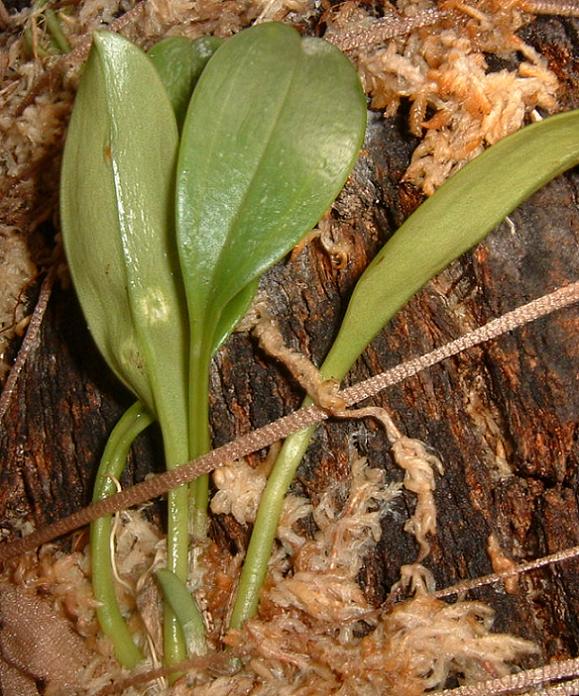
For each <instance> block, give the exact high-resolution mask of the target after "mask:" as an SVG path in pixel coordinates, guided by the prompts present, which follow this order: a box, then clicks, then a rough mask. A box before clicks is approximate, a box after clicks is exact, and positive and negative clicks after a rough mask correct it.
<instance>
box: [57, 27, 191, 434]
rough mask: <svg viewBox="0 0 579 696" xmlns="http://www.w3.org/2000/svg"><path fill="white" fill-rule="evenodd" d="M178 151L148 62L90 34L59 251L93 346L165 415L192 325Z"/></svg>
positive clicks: (72, 130) (173, 401)
mask: <svg viewBox="0 0 579 696" xmlns="http://www.w3.org/2000/svg"><path fill="white" fill-rule="evenodd" d="M177 146H178V135H177V126H176V123H175V117H174V114H173V111H172V108H171V104H170V102H169V100H168V98H167V96H166V92H165V89H164V87H163V85H162V84H161V81H160V79H159V77H158V76H157V73H156V71H155V68H154V67H153V65H152V64H151V62H150V61H149V60H148V59H147V57H146V55H145V54H144V53H143V52H142V51H141V50H140V49H138V48H137V47H136V46H134V45H133V44H131V43H130V42H129V41H127V40H126V39H124V38H122V37H121V36H118V35H116V34H110V33H106V32H102V33H97V34H96V35H95V38H94V45H93V48H92V50H91V54H90V57H89V59H88V62H87V65H86V67H85V71H84V73H83V76H82V79H81V81H80V85H79V91H78V95H77V98H76V101H75V105H74V110H73V114H72V118H71V122H70V126H69V132H68V136H67V140H66V146H65V151H64V159H63V165H62V184H61V218H62V229H63V237H64V244H65V249H66V254H67V258H68V262H69V265H70V269H71V273H72V277H73V281H74V285H75V288H76V291H77V293H78V296H79V299H80V303H81V305H82V308H83V311H84V314H85V317H86V319H87V321H88V324H89V328H90V330H91V333H92V335H93V337H94V339H95V341H96V343H97V345H98V347H99V349H100V351H101V352H102V354H103V355H104V357H105V359H106V360H107V362H108V363H109V365H110V366H111V368H112V369H113V370H114V371H115V373H116V374H117V375H118V376H119V377H120V379H121V380H122V381H123V382H124V383H125V384H126V385H127V386H128V387H129V388H130V389H131V390H132V391H133V392H134V393H135V394H136V395H137V396H138V397H139V398H140V399H141V400H142V401H143V402H144V403H145V404H147V406H148V407H149V408H150V409H151V411H152V412H153V413H157V415H158V416H159V417H161V415H162V414H164V415H165V416H166V418H165V420H168V419H170V418H175V414H182V413H183V409H184V406H185V403H186V396H185V384H186V375H187V348H186V341H187V334H188V328H187V319H186V310H185V304H184V299H183V292H182V288H181V285H180V273H179V265H178V259H177V254H176V249H175V241H174V238H173V236H174V231H173V230H174V227H173V213H172V211H173V195H174V168H175V161H176V154H177ZM168 414H172V415H171V416H169V415H168Z"/></svg>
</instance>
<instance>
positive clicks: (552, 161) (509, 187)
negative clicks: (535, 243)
mask: <svg viewBox="0 0 579 696" xmlns="http://www.w3.org/2000/svg"><path fill="white" fill-rule="evenodd" d="M578 162H579V111H571V112H568V113H565V114H560V115H558V116H553V117H551V118H548V119H545V120H544V121H542V122H540V123H536V124H533V125H531V126H528V127H526V128H524V129H522V130H520V131H519V132H518V133H515V134H514V135H511V136H510V137H508V138H505V139H504V140H501V141H499V142H498V143H496V145H493V146H492V147H491V148H489V149H488V150H486V152H484V153H483V154H482V155H480V156H479V157H477V158H476V159H475V160H474V161H473V162H471V163H469V164H468V165H467V166H466V167H464V169H462V170H461V171H459V172H458V173H457V174H455V175H454V176H453V177H452V178H451V179H450V180H449V181H448V182H446V183H445V184H444V186H442V187H441V188H440V189H439V190H438V191H437V192H436V193H435V194H434V195H433V196H432V197H431V198H429V199H428V200H427V201H425V202H424V203H423V204H422V205H421V206H420V207H419V208H418V210H416V212H415V213H413V215H412V216H411V217H410V218H409V219H408V220H407V221H406V222H405V223H404V224H403V225H402V227H400V229H399V230H397V231H396V233H395V234H394V235H393V236H392V238H391V239H390V240H389V241H388V242H387V243H386V244H385V246H384V247H383V248H382V250H381V251H380V252H379V254H378V255H377V256H376V257H375V258H374V260H373V261H372V263H371V264H370V265H369V266H368V268H367V269H366V271H365V272H364V274H363V275H362V276H361V278H360V279H359V281H358V283H357V284H356V288H355V290H354V293H353V295H352V298H351V300H350V303H349V305H348V309H347V310H346V316H345V317H344V321H343V322H342V325H341V327H340V332H339V334H338V336H337V338H336V340H335V342H334V344H333V345H332V348H331V350H330V352H329V354H328V356H327V358H326V360H325V361H324V364H323V367H322V374H323V375H324V377H334V378H336V379H341V378H342V377H344V375H345V374H346V373H347V372H348V370H349V369H350V367H351V366H352V364H353V363H354V361H355V360H356V358H357V357H358V356H359V355H360V354H361V353H362V351H363V350H364V349H365V348H366V346H367V345H368V343H370V341H371V340H372V339H373V338H374V336H375V335H376V334H377V333H378V332H379V331H381V330H382V328H383V327H384V325H385V324H386V323H387V322H388V321H389V320H390V319H391V318H392V316H394V314H395V313H396V312H397V311H398V310H399V309H400V308H401V307H403V306H404V305H405V304H406V302H408V300H409V299H410V298H411V297H412V296H413V295H414V294H415V293H416V292H418V290H420V288H421V287H422V286H423V285H424V284H425V283H427V282H428V281H429V280H430V279H431V278H433V277H434V276H435V275H436V274H437V273H439V272H440V271H441V270H442V269H443V268H445V267H446V266H448V264H449V263H450V262H451V261H453V260H454V259H456V258H457V257H458V256H460V255H461V254H463V253H464V252H465V251H468V249H470V248H471V247H473V246H474V245H475V244H477V243H478V242H480V241H481V240H482V239H483V238H484V237H485V236H486V235H487V234H488V233H489V232H490V231H491V230H492V229H493V228H494V227H495V226H496V225H498V224H499V222H501V220H503V219H504V218H505V217H506V216H507V215H508V214H509V213H510V212H511V211H512V210H513V209H514V208H516V207H517V206H518V205H519V204H520V203H522V202H523V201H524V200H525V199H526V198H528V197H529V196H530V195H531V194H532V193H534V192H535V191H536V190H537V189H538V188H540V187H541V186H543V185H544V184H545V183H547V181H549V180H550V179H552V178H553V177H555V176H557V175H558V174H560V173H561V172H564V171H565V170H566V169H569V167H572V166H573V165H574V164H577V163H578Z"/></svg>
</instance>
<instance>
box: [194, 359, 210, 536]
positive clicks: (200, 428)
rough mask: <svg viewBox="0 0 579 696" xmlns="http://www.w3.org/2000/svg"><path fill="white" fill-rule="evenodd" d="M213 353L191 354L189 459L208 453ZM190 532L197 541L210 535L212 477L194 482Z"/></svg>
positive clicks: (201, 477)
mask: <svg viewBox="0 0 579 696" xmlns="http://www.w3.org/2000/svg"><path fill="white" fill-rule="evenodd" d="M207 355H209V356H210V353H207V352H204V351H201V353H200V355H192V359H191V373H190V380H189V404H190V412H189V457H190V458H191V459H195V458H196V457H199V456H201V455H202V454H205V453H206V452H209V450H210V448H211V438H210V435H209V367H210V360H211V359H210V357H207ZM189 500H190V506H191V533H192V534H193V536H194V537H195V538H196V539H205V537H206V536H207V509H208V506H209V476H207V475H204V476H200V477H199V478H197V479H195V481H193V483H192V484H191V486H190V498H189Z"/></svg>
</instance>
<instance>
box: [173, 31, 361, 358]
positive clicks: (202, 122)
mask: <svg viewBox="0 0 579 696" xmlns="http://www.w3.org/2000/svg"><path fill="white" fill-rule="evenodd" d="M365 122H366V106H365V99H364V96H363V94H362V90H361V87H360V82H359V79H358V76H357V75H356V72H355V71H354V69H353V67H352V66H351V65H350V63H349V62H348V61H347V59H346V58H345V57H344V56H343V55H342V54H341V53H340V52H339V51H338V50H337V49H336V48H334V47H333V46H331V45H330V44H328V43H326V42H324V41H322V40H320V39H309V38H308V39H303V40H302V39H301V38H300V36H299V34H298V33H297V32H296V31H295V30H294V29H292V28H290V27H288V26H285V25H281V24H274V23H270V24H261V25H259V26H255V27H252V28H251V29H248V30H246V31H243V32H241V33H240V34H238V35H237V36H235V37H233V38H232V39H229V40H228V41H227V42H225V43H224V44H223V45H222V46H221V47H220V48H219V49H218V50H217V51H216V53H215V55H214V56H213V58H212V59H211V61H210V62H209V63H208V65H207V67H206V68H205V70H204V72H203V74H202V76H201V78H200V80H199V82H198V85H197V87H196V89H195V91H194V93H193V97H192V99H191V102H190V105H189V109H188V112H187V117H186V120H185V124H184V127H183V136H182V143H181V147H180V151H179V161H178V167H177V234H178V244H179V253H180V258H181V267H182V270H183V276H184V278H185V285H186V292H187V300H188V307H189V314H190V320H191V332H192V344H193V345H192V355H195V354H199V353H207V352H208V351H210V349H211V347H212V346H214V345H215V343H216V342H217V341H216V334H217V327H218V325H219V322H220V320H221V317H222V315H223V313H224V311H225V308H226V307H227V305H228V304H229V303H230V302H232V301H233V300H234V299H235V298H237V299H239V295H240V293H241V292H242V291H243V290H244V288H246V287H247V286H248V285H249V284H250V283H253V282H255V281H256V279H257V278H259V276H260V275H261V274H262V273H263V272H264V271H265V270H266V269H267V268H268V267H269V266H271V265H272V264H273V263H274V262H276V261H277V260H278V259H280V258H281V257H282V256H283V255H284V254H285V253H286V252H287V251H288V250H289V249H291V247H292V246H293V245H294V244H295V243H296V242H297V241H298V240H299V239H300V238H301V237H302V236H303V234H304V233H305V232H307V231H308V230H310V229H311V228H312V227H313V226H314V225H315V224H316V223H317V221H318V220H319V219H320V217H321V216H322V214H323V213H324V212H325V211H326V210H327V209H328V207H329V206H330V205H331V203H332V201H333V200H334V198H335V197H336V196H337V194H338V193H339V191H340V189H341V187H342V186H343V184H344V182H345V180H346V178H347V176H348V174H349V173H350V171H351V169H352V166H353V164H354V161H355V158H356V155H357V153H358V150H359V148H360V145H361V143H362V138H363V135H364V128H365ZM201 345H203V348H201V347H200V346H201Z"/></svg>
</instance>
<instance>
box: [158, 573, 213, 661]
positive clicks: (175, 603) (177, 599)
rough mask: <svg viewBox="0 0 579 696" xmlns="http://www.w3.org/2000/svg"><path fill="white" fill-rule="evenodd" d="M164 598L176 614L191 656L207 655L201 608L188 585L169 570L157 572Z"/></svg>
mask: <svg viewBox="0 0 579 696" xmlns="http://www.w3.org/2000/svg"><path fill="white" fill-rule="evenodd" d="M155 577H156V579H157V582H158V583H159V585H160V587H161V590H162V591H163V596H164V598H165V600H166V601H167V602H168V604H169V606H170V607H171V609H172V610H173V612H174V613H175V616H176V617H177V621H178V622H179V625H180V626H181V630H182V631H183V634H184V636H185V641H186V642H187V648H188V650H189V654H190V655H205V654H206V653H207V643H206V641H205V623H204V621H203V616H202V615H201V612H200V611H199V607H198V606H197V603H196V602H195V599H194V598H193V597H192V595H191V593H190V592H189V590H188V589H187V585H186V584H185V583H184V582H183V581H182V580H180V579H179V578H178V577H177V576H176V575H175V573H172V572H171V571H170V570H167V568H159V569H158V570H156V571H155Z"/></svg>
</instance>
